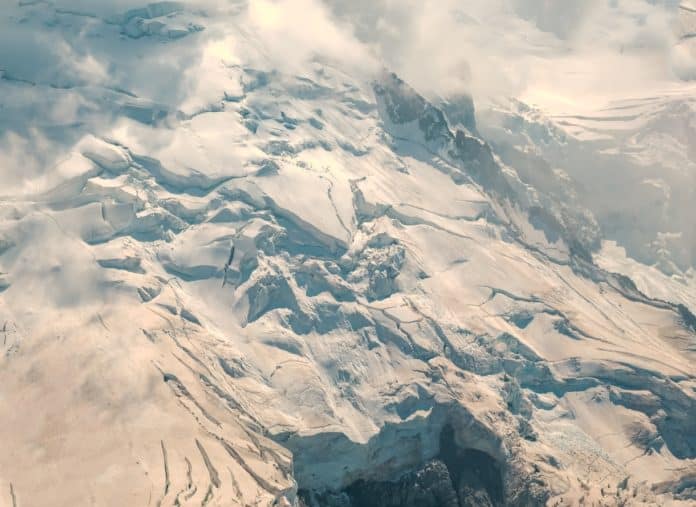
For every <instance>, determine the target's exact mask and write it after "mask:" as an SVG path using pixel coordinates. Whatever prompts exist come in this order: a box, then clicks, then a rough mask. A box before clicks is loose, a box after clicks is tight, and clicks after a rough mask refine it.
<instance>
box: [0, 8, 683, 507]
mask: <svg viewBox="0 0 696 507" xmlns="http://www.w3.org/2000/svg"><path fill="white" fill-rule="evenodd" d="M287 3H288V2H285V3H284V2H270V1H261V0H257V1H250V2H224V3H217V2H196V3H189V4H185V3H178V2H161V3H157V4H151V5H139V4H137V3H135V2H103V3H102V2H96V3H95V4H94V5H93V4H92V2H80V1H70V2H64V3H61V2H56V3H51V2H21V3H20V4H16V5H13V6H11V7H8V9H7V11H6V12H3V13H2V16H4V20H3V23H4V26H7V27H8V31H7V33H8V34H10V35H7V36H6V35H1V36H0V37H6V38H4V39H3V43H2V46H0V69H1V72H2V74H1V78H0V182H1V183H2V185H1V186H0V323H4V324H2V328H1V330H2V333H1V334H0V340H2V349H0V352H1V355H0V386H2V387H0V414H2V415H3V417H2V421H3V423H2V424H1V425H0V444H2V448H3V451H4V452H3V453H2V454H0V482H2V484H3V486H2V487H0V498H1V499H2V502H5V503H9V504H10V505H15V506H16V505H19V506H23V505H37V506H41V505H61V506H62V505H65V506H68V505H70V506H73V505H87V504H91V505H141V504H142V505H146V504H147V505H162V506H164V505H182V506H183V505H243V506H248V505H268V506H271V505H276V506H281V505H282V506H287V505H293V506H300V505H309V506H339V505H340V506H353V507H358V506H361V505H395V506H396V505H414V506H415V505H433V506H436V505H447V506H450V505H452V506H455V505H456V506H461V505H520V506H523V505H544V504H549V505H554V504H559V505H560V504H561V503H562V504H566V505H567V504H570V505H578V504H581V503H585V504H592V502H595V503H599V502H602V503H603V504H604V505H654V504H656V503H657V504H665V505H679V504H682V505H688V504H689V503H690V502H693V501H694V498H695V497H694V489H693V476H694V473H696V471H695V470H696V469H695V468H694V460H695V459H696V426H695V421H696V373H695V372H694V367H693V361H694V359H695V357H694V340H695V333H696V317H694V312H695V311H696V304H695V303H696V301H695V300H694V296H693V290H692V289H693V287H694V285H693V282H692V281H691V279H689V278H688V274H686V273H685V272H684V271H686V270H682V271H680V272H681V273H682V278H678V277H668V276H667V275H666V274H665V270H664V269H663V270H660V269H658V268H659V267H660V266H658V267H650V268H649V267H648V266H646V265H644V264H638V263H637V262H635V260H632V258H631V256H630V255H629V256H628V257H626V256H625V255H624V254H625V253H626V250H622V249H621V247H620V246H617V245H616V243H610V242H607V241H606V239H607V236H606V235H607V233H606V231H605V230H604V229H603V228H604V227H605V223H603V222H602V218H603V215H601V214H600V213H598V212H597V208H593V203H594V201H590V200H587V199H585V196H584V194H583V191H582V188H581V185H582V183H583V181H582V180H581V179H580V178H579V176H578V175H577V174H574V173H572V171H571V170H570V169H571V168H568V169H566V168H564V169H566V170H559V168H558V167H556V166H555V162H554V160H555V159H552V158H551V155H549V154H550V153H551V154H554V155H555V154H556V153H557V152H556V151H553V150H555V149H556V146H563V147H566V146H568V145H569V144H570V143H569V142H568V141H567V139H565V138H562V137H559V136H562V135H563V134H562V131H561V130H560V129H559V130H554V129H553V128H552V126H549V123H548V122H546V121H545V119H543V118H539V117H534V115H533V112H532V111H531V110H529V109H528V108H524V107H523V106H520V107H522V109H523V110H518V111H516V112H514V113H512V112H511V111H509V110H505V111H502V112H501V111H497V112H492V113H489V114H490V116H486V115H482V117H483V118H484V120H485V121H484V122H483V123H482V122H481V121H477V122H473V121H472V116H471V114H472V105H471V103H470V99H469V98H467V97H458V98H457V97H451V98H450V99H447V100H443V101H439V102H438V101H435V100H429V99H428V98H426V97H425V96H423V95H422V94H420V93H418V91H417V90H415V89H414V88H413V87H412V86H410V85H409V84H408V83H407V82H405V81H404V80H402V79H401V78H400V77H399V76H397V75H395V74H393V73H391V72H389V71H384V70H382V66H381V65H380V64H379V61H378V60H377V59H376V57H375V56H374V54H373V53H371V52H370V51H368V50H367V49H364V48H362V47H361V46H359V45H357V42H355V41H353V40H352V39H350V37H348V36H347V35H346V32H345V27H342V26H340V25H337V26H334V27H333V28H332V30H334V31H333V32H331V38H330V40H331V41H333V44H328V47H326V48H322V50H321V51H318V50H316V49H315V48H313V42H314V41H313V39H312V38H311V36H309V35H308V34H307V33H306V32H307V27H302V26H300V27H293V26H289V25H288V24H287V23H286V22H285V21H284V19H283V17H282V11H278V9H280V7H279V6H283V5H286V4H287ZM290 3H292V2H290ZM107 4H108V5H107ZM310 4H312V3H311V2H299V0H298V3H297V4H296V5H300V6H305V7H307V8H308V10H307V17H308V19H309V20H311V21H312V22H314V23H317V25H316V26H320V25H319V24H318V23H319V22H320V21H321V20H322V19H324V17H326V16H329V13H328V11H325V10H324V9H312V10H310V9H309V6H310ZM286 6H287V5H286ZM5 41H14V42H13V44H19V43H22V44H24V46H23V48H24V49H23V51H22V52H18V51H13V50H12V49H11V46H10V45H9V44H8V43H5ZM288 45H290V46H291V47H286V46H288ZM363 50H364V53H363ZM41 62H44V64H41ZM477 120H478V119H477ZM505 122H512V123H511V124H514V125H515V126H516V127H515V128H512V127H511V126H510V125H508V124H507V123H505ZM500 124H502V125H503V127H499V126H500ZM539 130H541V131H542V133H546V134H547V135H548V136H550V138H551V139H550V140H548V141H546V140H543V141H539V136H534V135H532V134H531V133H530V132H532V131H533V132H539ZM520 139H524V140H525V141H526V142H528V144H527V145H523V144H522V143H521V142H520V141H519V140H520ZM559 139H560V140H559ZM534 143H538V145H539V146H541V145H543V146H544V147H547V148H548V150H549V151H548V152H542V151H537V152H536V153H534V152H533V149H532V148H538V146H537V145H535V144H534ZM683 143H684V146H690V145H689V144H688V140H686V139H685V140H683ZM617 146H618V143H617ZM538 149H539V150H541V148H538ZM578 149H579V148H578ZM559 150H560V148H559ZM523 155H524V156H523ZM578 182H580V184H578ZM597 217H599V219H598V218H597ZM619 239H620V238H619ZM628 253H629V254H631V252H628ZM633 258H635V255H634V256H633ZM629 275H630V276H629ZM390 502H391V503H390Z"/></svg>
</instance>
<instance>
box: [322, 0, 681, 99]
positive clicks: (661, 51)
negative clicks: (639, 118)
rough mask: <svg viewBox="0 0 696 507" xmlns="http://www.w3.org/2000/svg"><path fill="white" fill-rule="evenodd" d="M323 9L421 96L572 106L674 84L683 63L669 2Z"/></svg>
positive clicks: (402, 2) (331, 2) (339, 2)
mask: <svg viewBox="0 0 696 507" xmlns="http://www.w3.org/2000/svg"><path fill="white" fill-rule="evenodd" d="M325 2H326V3H327V5H328V6H329V7H330V8H331V10H332V12H333V13H334V16H335V17H336V18H338V19H340V20H341V21H342V22H345V23H349V24H350V25H351V26H352V27H353V32H354V34H355V36H356V37H357V38H358V39H359V40H361V41H362V42H363V43H365V44H367V45H369V46H371V47H372V49H373V51H374V52H375V53H376V54H378V55H379V56H380V58H382V59H383V60H384V61H385V62H386V63H387V64H388V65H389V66H390V67H392V68H393V69H395V70H396V71H397V72H399V73H400V74H402V75H403V77H404V78H405V79H407V80H408V81H409V82H411V83H413V84H414V85H415V86H416V87H417V88H419V90H421V91H422V92H424V93H431V94H445V95H447V94H453V93H458V92H461V91H467V92H470V93H472V94H473V95H474V96H475V98H477V99H478V101H479V102H485V101H488V100H495V99H498V98H501V97H505V96H523V95H525V94H532V95H534V94H535V93H536V92H535V89H536V88H539V87H540V88H544V89H549V90H550V89H553V90H554V91H555V93H556V94H557V95H558V96H564V97H567V98H568V99H569V100H570V99H572V97H574V96H577V95H578V94H581V95H585V96H594V97H599V96H604V95H616V94H621V93H629V94H632V93H635V92H636V91H639V90H636V88H638V85H639V84H640V83H644V84H645V85H646V86H649V85H650V84H651V83H655V82H657V81H662V82H664V81H666V80H670V79H673V78H674V77H675V72H674V71H675V69H674V67H673V66H672V63H673V62H675V63H676V64H678V65H679V67H680V68H683V67H684V66H687V65H688V61H687V62H686V63H685V61H686V60H687V58H686V57H685V55H683V54H682V53H678V54H673V52H674V50H673V47H674V44H675V42H676V38H675V31H674V25H675V18H676V16H677V11H678V10H677V6H676V3H675V2H674V1H672V0H666V1H663V2H659V1H648V0H564V1H562V2H561V1H550V0H469V1H467V2H462V1H460V0H437V1H430V2H427V1H425V2H424V1H416V0H354V1H352V2H347V1H345V0H325ZM578 62H581V68H580V74H578V72H576V71H577V70H578V69H577V65H578ZM682 74H684V72H682ZM537 95H538V94H537Z"/></svg>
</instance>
